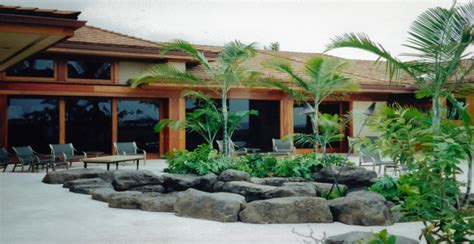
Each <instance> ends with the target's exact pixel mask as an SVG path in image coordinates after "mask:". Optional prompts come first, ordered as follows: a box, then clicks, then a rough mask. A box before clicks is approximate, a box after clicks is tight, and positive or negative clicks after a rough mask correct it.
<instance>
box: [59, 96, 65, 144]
mask: <svg viewBox="0 0 474 244" xmlns="http://www.w3.org/2000/svg"><path fill="white" fill-rule="evenodd" d="M64 143H66V101H65V100H64V98H63V97H62V98H60V99H59V144H64Z"/></svg>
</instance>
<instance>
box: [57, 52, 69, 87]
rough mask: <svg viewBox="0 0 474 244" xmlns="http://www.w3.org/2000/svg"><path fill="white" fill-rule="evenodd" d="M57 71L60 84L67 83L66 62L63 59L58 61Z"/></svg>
mask: <svg viewBox="0 0 474 244" xmlns="http://www.w3.org/2000/svg"><path fill="white" fill-rule="evenodd" d="M56 65H57V66H56V70H57V77H56V78H57V80H58V81H59V82H64V81H66V76H67V74H66V72H67V70H66V60H64V59H62V58H58V59H56Z"/></svg>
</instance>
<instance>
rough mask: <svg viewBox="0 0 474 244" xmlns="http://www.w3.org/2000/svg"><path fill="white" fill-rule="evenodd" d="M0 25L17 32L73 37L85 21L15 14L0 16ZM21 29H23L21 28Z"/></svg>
mask: <svg viewBox="0 0 474 244" xmlns="http://www.w3.org/2000/svg"><path fill="white" fill-rule="evenodd" d="M0 20H1V22H0V24H1V25H4V26H5V27H10V26H11V27H12V28H14V30H16V28H18V29H19V30H18V31H17V32H28V33H48V34H55V35H57V34H63V35H67V36H73V35H74V30H75V29H78V28H80V27H82V26H84V25H85V24H86V21H83V20H77V19H65V18H52V17H42V16H27V15H17V14H5V13H2V14H0ZM21 27H23V28H21Z"/></svg>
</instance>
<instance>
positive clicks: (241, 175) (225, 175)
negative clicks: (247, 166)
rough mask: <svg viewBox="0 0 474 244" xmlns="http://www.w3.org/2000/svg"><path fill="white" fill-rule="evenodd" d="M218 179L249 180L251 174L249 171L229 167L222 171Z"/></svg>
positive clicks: (225, 180) (226, 180) (227, 180)
mask: <svg viewBox="0 0 474 244" xmlns="http://www.w3.org/2000/svg"><path fill="white" fill-rule="evenodd" d="M217 180H219V181H224V182H229V181H249V180H250V175H249V174H248V173H247V172H244V171H239V170H235V169H228V170H224V171H222V173H220V174H219V177H217Z"/></svg>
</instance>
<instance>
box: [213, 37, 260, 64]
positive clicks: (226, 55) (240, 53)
mask: <svg viewBox="0 0 474 244" xmlns="http://www.w3.org/2000/svg"><path fill="white" fill-rule="evenodd" d="M255 46H256V43H250V44H243V43H242V42H240V41H233V42H230V43H228V44H226V45H225V46H224V49H223V50H222V51H221V52H220V53H219V59H220V60H221V64H222V65H224V66H226V68H227V67H230V69H232V68H236V67H238V66H239V65H240V64H242V63H243V62H244V61H246V60H248V59H249V58H251V57H254V56H255V54H256V53H257V50H256V49H255Z"/></svg>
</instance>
